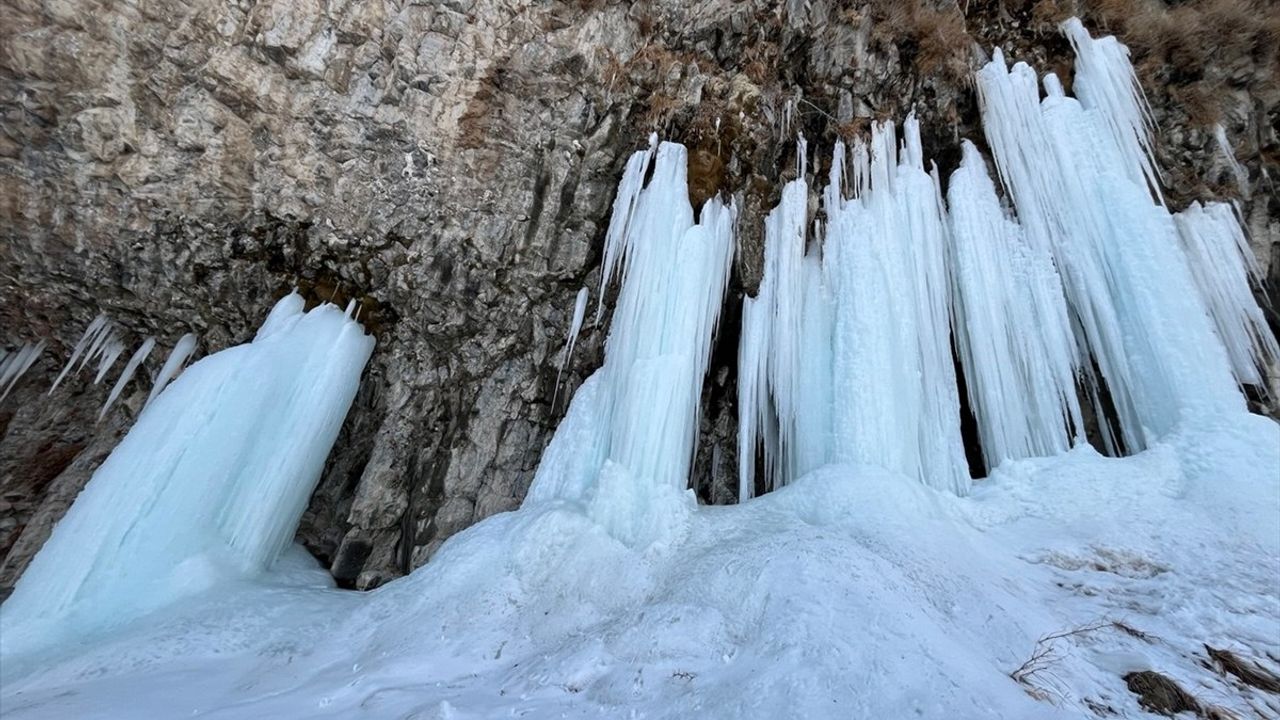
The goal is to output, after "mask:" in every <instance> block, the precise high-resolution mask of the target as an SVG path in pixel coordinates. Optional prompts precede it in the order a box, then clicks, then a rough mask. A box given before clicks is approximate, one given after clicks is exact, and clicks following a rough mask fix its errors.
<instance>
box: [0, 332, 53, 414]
mask: <svg viewBox="0 0 1280 720" xmlns="http://www.w3.org/2000/svg"><path fill="white" fill-rule="evenodd" d="M43 352H44V341H43V340H41V341H40V342H37V343H27V344H25V345H23V346H22V347H20V348H18V349H17V350H14V351H12V352H8V353H5V354H4V355H0V400H4V399H5V398H6V397H8V395H9V391H10V390H12V389H13V386H14V385H17V384H18V380H20V379H22V376H23V375H25V374H26V372H27V370H30V369H31V366H32V365H34V364H35V362H36V360H39V359H40V354H41V353H43Z"/></svg>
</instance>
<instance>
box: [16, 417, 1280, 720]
mask: <svg viewBox="0 0 1280 720" xmlns="http://www.w3.org/2000/svg"><path fill="white" fill-rule="evenodd" d="M1206 426H1207V427H1206ZM678 517H679V520H678V522H677V523H676V525H675V531H674V532H672V533H671V534H670V535H669V536H668V537H669V539H668V541H667V542H664V543H659V544H656V545H654V546H651V547H649V548H648V549H646V550H642V551H637V550H633V549H631V548H628V547H627V546H625V545H623V544H621V543H619V542H618V541H616V540H614V539H613V538H612V537H611V536H610V535H609V534H608V533H607V532H605V531H604V529H602V527H601V526H599V525H598V524H596V523H595V522H593V521H592V520H590V519H589V518H588V516H587V514H586V513H585V512H584V511H583V508H582V507H581V506H578V505H576V504H573V503H564V502H549V503H541V504H535V505H533V506H531V507H528V508H525V509H523V510H520V511H517V512H512V513H506V514H503V515H500V516H497V517H493V518H490V519H488V520H486V521H484V522H482V523H480V524H479V525H476V526H475V527H473V528H471V529H470V530H468V531H466V532H464V533H462V534H460V535H459V536H457V537H455V538H454V539H452V540H451V541H450V542H449V543H447V544H446V545H445V547H444V548H443V549H442V550H441V551H440V553H439V554H438V555H437V557H436V558H435V559H434V560H433V561H432V562H431V563H430V564H429V565H427V566H426V567H424V568H422V569H420V570H418V571H417V572H415V573H414V574H412V575H411V576H409V577H408V578H404V579H402V580H398V581H396V582H393V583H391V584H389V585H387V586H386V587H384V588H382V589H380V590H377V591H375V592H372V593H367V594H358V593H353V592H347V591H340V590H335V589H332V588H331V587H329V586H328V585H327V575H326V574H325V573H324V572H323V571H322V570H321V569H319V568H317V567H315V566H314V563H313V562H311V561H310V559H309V558H308V557H307V556H306V555H305V553H303V552H302V551H301V550H297V551H296V552H294V553H293V554H291V555H288V556H286V558H285V559H284V560H283V561H282V563H281V564H280V566H279V567H278V568H277V570H276V571H275V572H274V573H273V574H271V575H268V576H263V577H262V578H261V579H260V580H259V581H256V582H243V583H240V584H238V585H235V586H232V587H228V588H223V589H220V590H217V591H214V592H210V593H208V594H206V595H204V596H201V597H199V598H197V599H195V600H190V601H187V602H185V603H183V604H181V605H179V606H175V607H173V608H170V609H168V610H165V611H162V612H161V613H160V614H159V615H152V616H150V617H148V618H144V619H143V620H142V621H140V622H138V623H135V624H134V625H133V626H130V627H127V628H125V629H123V630H121V631H118V632H117V634H115V635H113V636H111V637H109V638H106V639H104V640H101V641H98V642H96V643H92V644H87V645H84V646H81V647H76V648H63V649H62V650H61V651H60V652H61V653H62V656H61V659H56V658H50V657H45V658H41V659H34V658H28V659H27V661H26V662H25V663H22V664H21V665H19V664H18V663H16V661H14V659H13V658H9V661H10V662H9V663H8V666H7V667H6V668H5V669H4V670H5V673H6V674H7V675H8V677H7V678H6V680H5V683H4V687H3V694H2V695H0V707H2V708H3V711H4V715H5V717H6V718H11V719H12V720H20V719H21V720H26V719H29V718H58V719H64V718H134V717H137V718H142V717H145V718H162V717H189V716H199V717H216V718H241V717H254V718H257V717H271V718H293V717H296V718H303V717H370V718H495V717H530V718H537V717H548V718H558V717H571V718H572V717H581V718H598V717H634V718H688V717H722V718H782V717H805V718H828V717H830V718H906V717H922V718H948V719H950V718H985V717H1004V718H1038V717H1081V716H1088V715H1090V714H1102V713H1106V712H1107V710H1105V708H1109V709H1110V710H1111V711H1113V712H1115V713H1117V714H1118V715H1119V716H1121V717H1125V716H1128V717H1134V716H1139V715H1141V714H1142V710H1141V709H1140V707H1139V705H1138V702H1137V699H1136V697H1135V696H1134V695H1133V694H1131V693H1130V692H1129V691H1128V690H1127V689H1126V687H1125V682H1124V680H1123V679H1122V676H1123V675H1125V674H1126V673H1128V672H1130V671H1134V670H1144V669H1151V670H1156V671H1158V672H1161V673H1163V674H1166V675H1168V676H1169V677H1171V678H1173V679H1174V680H1176V681H1177V682H1179V683H1180V684H1181V685H1182V686H1183V687H1184V688H1185V689H1187V690H1188V691H1189V692H1190V693H1191V694H1192V695H1194V696H1196V697H1197V698H1198V699H1199V700H1200V701H1201V702H1202V703H1204V704H1206V705H1219V706H1222V707H1225V708H1228V709H1232V710H1234V711H1235V713H1236V714H1237V716H1239V717H1242V718H1247V717H1264V718H1265V717H1276V716H1277V715H1276V714H1277V713H1280V698H1277V697H1274V696H1267V695H1266V694H1265V693H1261V692H1260V691H1256V690H1252V689H1248V688H1244V687H1243V686H1241V685H1239V684H1238V683H1236V682H1234V681H1233V680H1232V679H1231V678H1230V676H1223V675H1219V674H1217V673H1215V672H1214V671H1213V670H1211V669H1210V668H1209V667H1207V666H1206V664H1205V663H1207V661H1208V658H1207V656H1206V654H1205V652H1206V651H1205V648H1204V644H1205V643H1208V644H1209V645H1212V646H1214V647H1218V648H1227V649H1231V650H1235V651H1238V652H1240V653H1241V654H1243V655H1246V656H1249V657H1254V658H1262V659H1263V660H1264V663H1265V662H1267V661H1266V658H1267V656H1268V655H1269V656H1270V657H1271V658H1273V659H1274V658H1277V657H1280V426H1277V424H1276V423H1275V422H1274V421H1271V420H1267V419H1264V418H1260V417H1256V416H1239V417H1236V418H1231V419H1220V420H1207V421H1204V422H1201V423H1199V424H1198V426H1197V428H1196V429H1195V430H1185V429H1184V430H1181V431H1179V432H1177V433H1175V434H1174V435H1172V436H1171V437H1169V438H1167V439H1166V441H1164V442H1160V443H1157V444H1155V445H1154V446H1153V447H1152V448H1150V449H1149V450H1147V451H1145V452H1143V453H1142V454H1140V455H1136V456H1133V457H1129V458H1124V459H1110V458H1104V457H1102V456H1099V455H1098V454H1096V453H1095V452H1094V451H1093V450H1091V449H1089V448H1087V447H1081V448H1077V449H1076V450H1074V451H1072V452H1070V453H1068V454H1066V455H1063V456H1059V457H1057V458H1052V459H1040V460H1027V461H1020V462H1016V463H1012V464H1006V465H1005V466H1002V467H1001V468H1000V469H999V470H998V471H997V472H996V473H995V474H994V475H993V476H992V477H991V478H990V479H988V480H985V481H980V482H978V483H977V484H976V485H975V488H974V491H973V493H972V495H971V496H970V497H967V498H959V497H956V496H954V495H951V494H949V493H945V492H938V491H935V490H931V489H929V488H927V487H925V486H923V485H921V484H920V483H918V482H915V481H913V480H910V479H908V478H906V477H903V476H897V475H893V474H890V473H888V472H885V471H882V470H878V469H876V468H871V467H857V466H828V467H825V468H823V469H820V470H818V471H816V472H814V473H811V474H810V475H808V476H806V477H805V478H802V479H801V480H799V481H797V482H795V483H793V484H791V485H789V486H787V487H785V488H782V489H781V490H779V491H777V492H774V493H770V494H768V495H765V496H763V497H761V498H757V499H754V500H751V501H750V502H747V503H745V504H743V505H740V506H733V507H698V508H695V507H693V506H692V505H686V506H685V507H684V512H682V513H678ZM1109 621H1115V622H1118V623H1121V624H1123V626H1124V627H1127V628H1131V629H1132V630H1134V631H1137V633H1140V634H1141V636H1138V635H1137V634H1131V633H1129V632H1126V631H1125V630H1124V629H1122V628H1121V627H1118V626H1110V625H1107V626H1104V627H1102V628H1100V629H1097V630H1086V631H1083V632H1080V633H1078V634H1075V635H1070V636H1068V637H1066V638H1063V639H1061V640H1058V641H1054V642H1052V643H1048V644H1047V646H1050V647H1051V648H1052V650H1051V652H1050V656H1049V658H1048V659H1047V661H1046V662H1045V663H1044V666H1045V667H1044V669H1043V670H1042V671H1040V672H1036V673H1033V674H1032V675H1031V677H1030V678H1029V680H1028V684H1019V683H1017V682H1015V681H1014V680H1013V679H1012V678H1011V677H1010V673H1011V672H1013V671H1015V670H1016V669H1017V668H1019V667H1020V666H1022V665H1023V663H1024V662H1026V661H1027V660H1028V658H1030V657H1031V656H1032V655H1033V653H1034V652H1035V650H1036V643H1037V640H1038V639H1039V638H1041V637H1042V636H1045V635H1049V634H1052V633H1058V632H1062V631H1070V630H1073V629H1077V628H1082V627H1088V626H1094V625H1098V624H1100V623H1104V622H1109ZM1042 647H1044V646H1042ZM1270 662H1271V663H1272V664H1274V660H1272V661H1270ZM24 665H25V666H26V667H39V668H40V669H39V670H38V671H34V672H28V673H27V674H26V675H25V676H24V677H23V676H21V675H22V670H23V667H22V666H24ZM1268 703H1270V704H1269V705H1268ZM1091 708H1092V709H1091Z"/></svg>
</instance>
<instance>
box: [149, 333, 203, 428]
mask: <svg viewBox="0 0 1280 720" xmlns="http://www.w3.org/2000/svg"><path fill="white" fill-rule="evenodd" d="M195 349H196V336H195V335H192V334H191V333H187V334H186V335H183V336H182V337H181V338H179V339H178V342H176V343H174V345H173V350H171V351H169V357H168V358H167V359H166V360H165V361H164V366H162V367H161V368H160V374H159V375H156V381H155V382H154V383H153V384H152V385H151V394H150V395H148V396H147V402H146V404H145V405H143V406H142V409H143V410H145V409H146V408H147V406H148V405H150V404H151V401H152V400H155V399H156V396H157V395H159V394H160V393H161V392H162V391H164V388H165V386H166V385H168V384H169V381H170V380H172V379H173V376H174V375H177V374H178V371H179V370H181V369H182V366H183V364H184V363H186V362H187V358H189V357H191V353H193V352H195Z"/></svg>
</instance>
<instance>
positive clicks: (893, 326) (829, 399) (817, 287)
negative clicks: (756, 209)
mask: <svg viewBox="0 0 1280 720" xmlns="http://www.w3.org/2000/svg"><path fill="white" fill-rule="evenodd" d="M897 156H898V144H897V133H896V130H895V128H894V127H893V126H892V125H889V124H885V123H877V124H876V125H874V126H873V128H872V136H871V143H870V146H869V147H868V146H866V145H864V144H862V143H861V142H859V143H857V144H855V146H854V150H853V153H852V160H851V162H852V173H851V176H852V178H853V181H852V182H853V193H854V197H853V199H852V200H846V199H845V198H844V190H843V184H844V178H845V174H846V168H845V162H846V155H845V148H844V145H843V144H842V143H837V145H836V149H835V155H834V157H833V159H832V166H831V171H830V174H829V176H828V177H829V183H828V185H827V188H826V189H825V191H824V193H823V198H824V209H825V210H826V215H827V219H828V222H827V225H826V226H825V228H821V229H822V231H823V232H824V233H825V238H824V241H823V244H822V257H821V259H819V257H818V255H817V253H816V252H814V253H812V254H810V255H808V256H806V255H805V252H804V250H805V241H804V228H805V224H806V217H805V215H806V210H807V200H808V191H807V188H806V187H805V185H804V183H803V181H795V182H792V183H788V185H787V186H786V187H785V188H784V189H783V194H782V201H781V202H780V204H779V206H778V207H777V208H775V209H774V211H773V212H772V213H770V215H769V216H768V218H767V220H766V223H765V263H764V265H765V267H764V277H763V279H762V280H761V285H760V292H759V294H758V295H757V297H756V298H754V299H748V300H747V301H746V302H745V304H744V308H743V331H742V344H741V346H740V349H739V386H738V392H739V397H738V402H739V494H740V497H741V498H742V499H745V498H747V497H750V495H751V491H752V489H753V485H752V483H753V479H754V475H755V467H754V462H755V460H754V458H755V453H756V449H757V447H759V446H760V445H763V447H764V457H765V460H766V468H765V486H766V487H769V488H772V487H776V486H778V485H782V484H786V483H787V482H790V481H791V480H794V479H795V478H797V477H799V476H801V475H803V474H804V473H806V472H808V471H809V470H812V469H814V468H816V467H818V466H820V465H822V464H824V463H826V462H829V461H843V462H864V463H870V464H876V465H881V466H883V467H888V468H891V469H894V470H897V471H899V472H901V473H903V474H905V475H908V476H910V477H913V478H916V479H918V480H920V481H921V482H924V483H927V484H929V485H932V486H934V487H938V488H946V489H949V490H952V491H954V492H957V493H963V492H965V491H966V490H967V488H968V485H969V476H968V470H967V466H966V463H965V459H964V453H963V450H962V446H961V443H960V428H959V405H958V399H957V397H956V393H957V390H956V378H955V369H954V366H953V362H952V358H951V345H950V313H949V303H950V296H949V286H948V279H947V271H946V267H947V266H946V243H945V237H946V226H945V222H944V212H943V207H942V199H941V193H940V189H939V187H938V180H937V177H936V174H930V173H927V172H925V170H924V158H923V150H922V147H921V144H920V136H919V127H918V125H917V123H916V120H915V118H914V117H912V118H908V119H907V121H906V122H905V123H904V125H903V145H902V148H901V162H900V163H898V162H896V159H897ZM819 227H821V226H819Z"/></svg>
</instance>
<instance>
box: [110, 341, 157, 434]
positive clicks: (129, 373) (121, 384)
mask: <svg viewBox="0 0 1280 720" xmlns="http://www.w3.org/2000/svg"><path fill="white" fill-rule="evenodd" d="M155 346H156V339H155V338H147V339H146V340H144V341H143V342H142V344H141V345H139V346H138V349H137V350H135V351H134V353H133V357H131V358H129V362H127V363H125V366H124V370H122V371H120V377H119V379H117V380H116V384H115V385H113V386H111V392H110V393H109V394H108V395H107V401H106V402H105V403H103V404H102V409H101V410H99V411H98V420H99V421H101V420H102V418H104V417H106V416H107V412H108V411H109V410H111V406H112V405H114V404H115V402H116V398H118V397H120V393H122V392H124V388H125V386H126V385H128V384H129V381H130V380H132V379H133V374H134V373H135V372H137V371H138V366H139V365H141V364H142V363H143V362H144V361H145V360H146V359H147V356H148V355H150V354H151V350H152V348H154V347H155Z"/></svg>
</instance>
